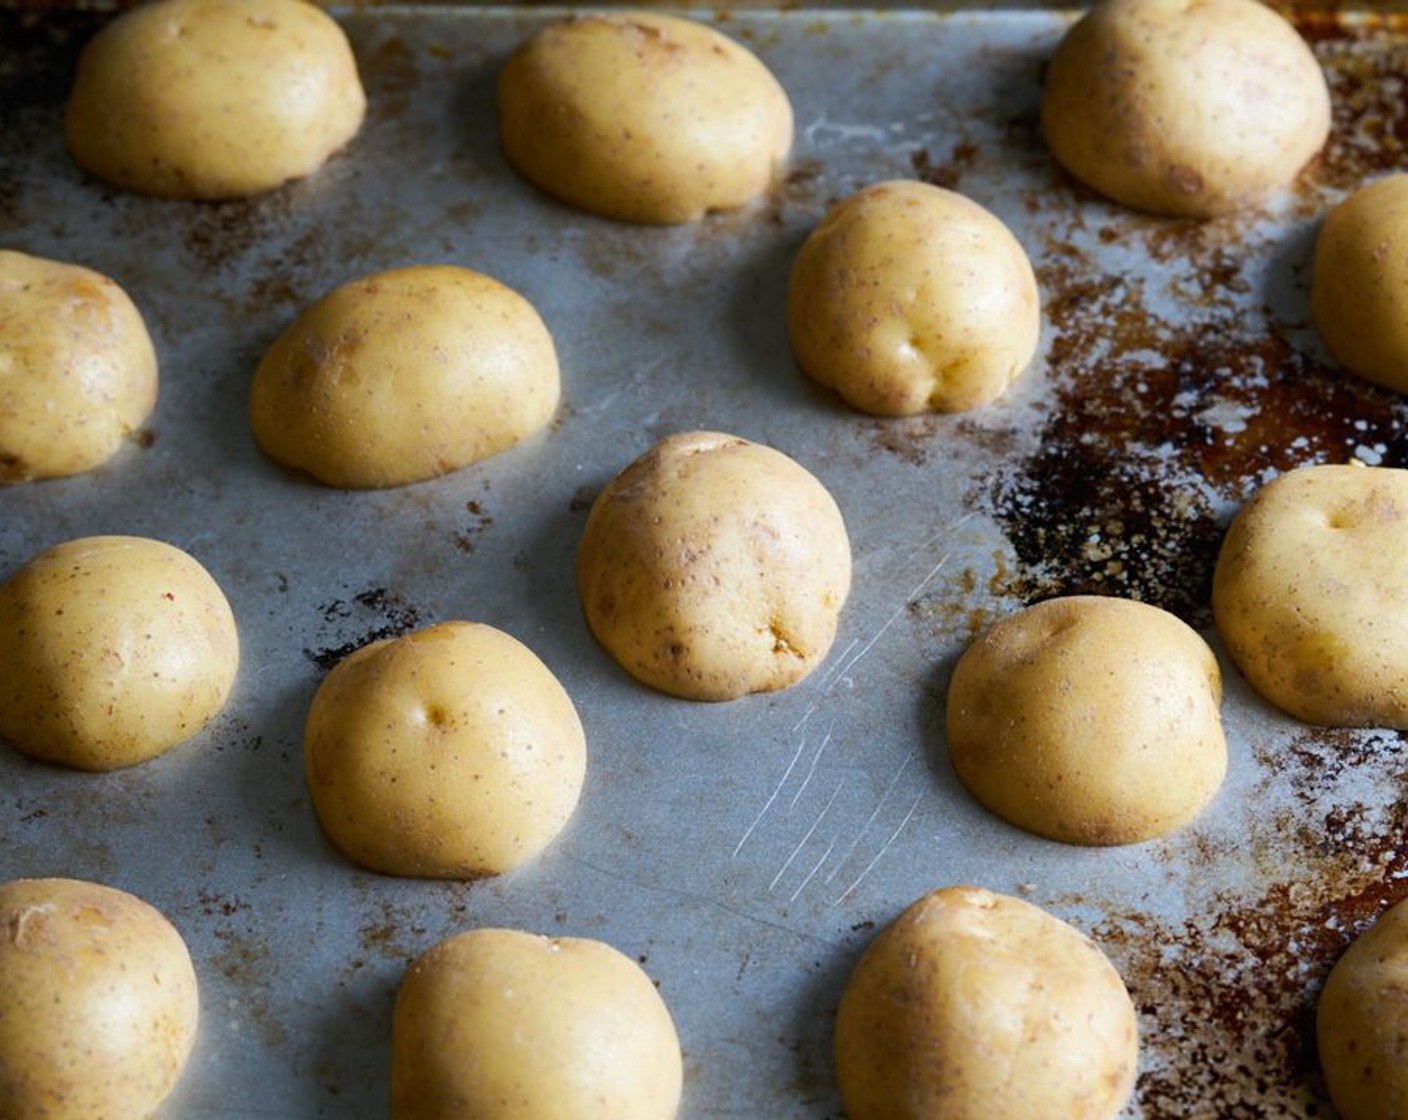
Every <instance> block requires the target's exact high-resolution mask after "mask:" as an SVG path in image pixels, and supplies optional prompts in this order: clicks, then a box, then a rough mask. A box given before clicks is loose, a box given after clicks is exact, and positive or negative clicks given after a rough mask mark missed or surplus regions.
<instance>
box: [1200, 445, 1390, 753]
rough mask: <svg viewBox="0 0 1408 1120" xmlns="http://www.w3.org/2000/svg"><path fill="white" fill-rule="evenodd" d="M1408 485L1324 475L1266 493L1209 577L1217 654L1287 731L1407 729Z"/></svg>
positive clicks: (1227, 541)
mask: <svg viewBox="0 0 1408 1120" xmlns="http://www.w3.org/2000/svg"><path fill="white" fill-rule="evenodd" d="M1405 555H1408V473H1405V472H1404V471H1401V470H1396V469H1392V468H1387V467H1364V466H1354V465H1344V466H1339V465H1325V466H1313V467H1301V468H1299V469H1297V470H1293V471H1288V472H1287V473H1285V474H1283V475H1281V476H1280V477H1279V478H1277V479H1275V480H1273V481H1272V482H1269V483H1267V484H1266V485H1265V486H1263V487H1262V488H1261V489H1260V490H1258V491H1257V492H1256V493H1255V494H1253V495H1252V497H1251V499H1250V500H1249V501H1247V502H1246V503H1245V504H1244V505H1243V506H1242V508H1241V509H1240V510H1239V511H1238V513H1237V515H1236V516H1235V517H1234V518H1233V519H1232V524H1231V525H1230V526H1229V527H1228V530H1227V535H1226V536H1225V537H1224V538H1223V542H1222V548H1221V550H1220V551H1219V552H1218V558H1217V566H1216V568H1215V569H1214V571H1213V585H1212V608H1213V617H1214V619H1215V620H1216V622H1217V628H1218V632H1219V633H1220V634H1221V635H1222V642H1223V645H1224V646H1225V647H1226V649H1227V652H1228V654H1229V655H1230V656H1231V658H1232V660H1233V662H1234V663H1235V664H1236V666H1237V668H1238V669H1240V670H1241V671H1242V673H1243V675H1244V676H1245V677H1246V678H1247V681H1248V682H1249V683H1250V684H1251V686H1252V687H1253V688H1254V689H1256V691H1257V692H1259V693H1260V694H1261V695H1262V696H1263V697H1264V698H1265V699H1266V700H1268V701H1270V702H1271V703H1272V704H1274V705H1276V707H1278V708H1280V709H1281V710H1282V711H1285V712H1288V713H1289V714H1290V715H1292V716H1294V717H1295V718H1296V719H1299V720H1304V721H1305V722H1307V723H1313V724H1321V725H1324V726H1331V727H1394V728H1399V729H1408V572H1405V570H1404V567H1403V557H1404V556H1405Z"/></svg>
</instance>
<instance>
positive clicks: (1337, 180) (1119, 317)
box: [975, 17, 1408, 626]
mask: <svg viewBox="0 0 1408 1120" xmlns="http://www.w3.org/2000/svg"><path fill="white" fill-rule="evenodd" d="M1309 26H1310V29H1311V32H1312V33H1311V35H1310V37H1311V38H1312V39H1313V41H1314V42H1315V45H1316V49H1317V51H1318V53H1319V55H1320V57H1321V59H1322V62H1323V64H1324V65H1325V67H1326V71H1327V77H1328V79H1329V82H1330V85H1331V90H1332V94H1333V95H1334V97H1335V99H1336V112H1335V126H1334V133H1333V136H1332V138H1331V141H1330V143H1329V145H1328V146H1327V149H1326V151H1325V153H1324V154H1323V156H1322V157H1321V158H1320V159H1319V160H1318V161H1317V162H1316V163H1315V165H1313V166H1312V167H1311V168H1309V169H1308V170H1307V172H1306V173H1305V175H1303V176H1302V178H1301V180H1300V182H1299V183H1298V184H1297V188H1296V196H1295V198H1294V200H1293V201H1292V203H1291V204H1290V217H1291V218H1293V219H1297V218H1298V219H1301V220H1302V221H1313V219H1314V217H1315V216H1316V215H1317V214H1318V213H1320V212H1321V211H1322V210H1323V208H1324V207H1326V206H1328V205H1329V204H1331V202H1333V201H1334V200H1336V199H1337V198H1338V197H1339V196H1340V194H1342V193H1343V191H1345V190H1348V189H1351V188H1352V187H1353V186H1354V185H1357V183H1358V182H1360V181H1361V180H1363V179H1364V178H1365V177H1367V176H1370V175H1373V174H1375V173H1378V172H1380V171H1382V170H1385V169H1386V168H1387V167H1389V166H1395V165H1396V164H1397V163H1400V162H1401V160H1399V159H1398V157H1397V156H1395V155H1393V153H1394V152H1398V151H1400V150H1401V147H1402V144H1403V141H1404V138H1405V137H1408V105H1406V104H1405V103H1404V101H1403V99H1402V98H1401V96H1399V95H1398V94H1397V92H1395V91H1397V89H1398V85H1397V84H1396V82H1391V81H1388V80H1386V79H1388V78H1389V77H1390V76H1391V75H1392V74H1394V73H1395V72H1396V70H1401V68H1402V64H1403V58H1404V55H1405V51H1408V45H1405V44H1404V43H1403V41H1402V39H1401V37H1400V34H1397V33H1401V32H1402V30H1403V28H1404V27H1405V26H1406V25H1405V23H1404V21H1403V20H1402V19H1398V20H1390V19H1388V18H1387V17H1384V18H1381V19H1376V20H1375V21H1373V25H1372V26H1371V27H1370V28H1369V29H1365V28H1362V27H1360V26H1359V25H1357V24H1354V25H1351V24H1348V23H1344V22H1342V21H1338V20H1330V19H1320V20H1316V21H1312V22H1311V24H1310V25H1309ZM1388 31H1395V32H1397V33H1396V34H1388V33H1387V32H1388ZM1101 214H1103V215H1104V217H1103V218H1101V217H1100V215H1101ZM1093 220H1095V221H1099V220H1103V221H1105V223H1106V224H1105V225H1104V226H1103V228H1099V229H1096V230H1095V231H1094V234H1095V237H1094V247H1090V246H1089V245H1088V244H1087V243H1088V242H1089V241H1090V239H1089V238H1088V237H1085V238H1083V239H1082V240H1080V241H1078V239H1077V238H1076V237H1074V236H1073V235H1074V234H1075V233H1077V232H1079V233H1082V234H1084V233H1088V232H1089V231H1087V230H1085V229H1084V228H1082V227H1081V226H1080V225H1070V224H1065V225H1063V224H1054V225H1053V227H1052V232H1051V234H1050V236H1049V238H1048V242H1047V244H1045V245H1043V246H1041V247H1040V248H1039V251H1037V252H1035V253H1034V254H1033V255H1034V263H1035V264H1036V267H1037V272H1038V276H1039V278H1040V281H1041V288H1042V296H1043V301H1044V306H1045V313H1046V318H1047V330H1048V335H1049V350H1048V353H1047V357H1046V362H1045V366H1044V370H1043V372H1042V376H1044V377H1045V378H1046V379H1047V380H1048V381H1049V384H1050V390H1051V394H1052V397H1053V400H1052V404H1051V407H1050V409H1049V411H1048V413H1047V415H1046V419H1045V420H1044V422H1043V423H1042V425H1041V431H1040V437H1041V438H1040V442H1039V444H1038V445H1037V447H1036V449H1035V450H1034V451H1033V452H1031V453H1030V454H1029V455H1027V456H1025V457H1022V458H1016V459H1013V460H1010V461H1009V462H1008V463H1007V464H1005V465H1004V466H1003V467H1002V468H1001V469H1000V470H999V472H998V473H997V475H996V477H995V478H994V479H993V480H992V482H991V484H990V486H989V488H988V489H987V491H986V492H985V493H982V494H980V495H977V496H975V504H977V505H979V506H981V507H984V508H987V509H988V510H989V511H990V512H991V513H992V514H993V515H994V516H996V517H997V519H998V520H999V521H1000V523H1001V524H1002V525H1003V527H1004V530H1005V532H1006V535H1007V538H1008V540H1009V543H1010V545H1011V547H1012V550H1013V552H1014V554H1015V556H1016V559H1017V561H1018V563H1017V565H1016V567H1015V569H1014V572H1013V577H1014V579H1013V582H1012V584H1011V585H1010V587H1009V588H1008V589H1007V591H1008V593H1009V594H1011V595H1013V596H1015V597H1016V598H1018V599H1021V600H1023V601H1027V602H1030V601H1034V600H1037V599H1041V598H1046V597H1049V596H1051V595H1056V594H1073V593H1088V592H1094V593H1101V594H1112V595H1124V596H1128V597H1131V598H1136V599H1141V600H1143V601H1146V602H1151V603H1154V604H1156V605H1158V606H1162V607H1165V608H1167V609H1169V610H1171V611H1173V612H1174V613H1175V614H1178V615H1180V616H1181V617H1183V618H1184V619H1186V620H1187V621H1189V622H1191V623H1193V624H1194V625H1199V626H1205V625H1207V624H1208V622H1209V621H1210V617H1209V611H1208V606H1207V601H1208V594H1209V586H1210V580H1211V572H1212V565H1213V563H1214V561H1215V559H1216V554H1217V548H1218V546H1219V544H1220V542H1221V536H1222V531H1223V529H1224V528H1225V523H1226V518H1227V516H1228V515H1229V511H1230V509H1231V508H1234V507H1235V506H1236V505H1237V504H1238V503H1240V502H1241V500H1242V499H1243V498H1245V497H1246V496H1247V495H1248V494H1249V493H1251V491H1252V490H1254V489H1255V488H1256V486H1257V485H1259V483H1260V482H1261V481H1263V480H1265V478H1267V477H1269V476H1270V475H1271V474H1272V473H1279V472H1281V471H1284V470H1287V469H1290V468H1291V467H1295V466H1298V465H1302V464H1306V463H1312V462H1322V461H1330V462H1344V461H1346V460H1348V459H1350V458H1353V457H1355V455H1356V453H1358V452H1359V450H1360V449H1364V448H1367V449H1369V452H1370V454H1371V456H1372V458H1373V461H1374V462H1375V463H1376V465H1383V466H1404V465H1408V435H1405V431H1406V430H1408V407H1405V403H1404V401H1403V399H1402V398H1401V397H1399V396H1397V395H1395V394H1392V393H1389V392H1387V391H1382V390H1379V389H1377V388H1375V387H1374V386H1371V385H1368V384H1366V383H1363V382H1361V381H1359V380H1358V379H1356V378H1353V377H1350V376H1349V375H1347V374H1345V373H1344V372H1343V371H1341V370H1340V369H1338V368H1336V366H1335V365H1334V363H1333V362H1332V361H1331V360H1330V359H1329V358H1328V357H1327V356H1326V354H1325V353H1324V351H1323V349H1322V348H1321V347H1319V345H1318V344H1317V342H1316V341H1315V339H1314V338H1313V334H1312V332H1311V331H1310V330H1309V328H1308V326H1307V324H1308V314H1307V313H1306V312H1305V310H1304V306H1303V305H1304V298H1305V296H1304V292H1305V286H1306V283H1307V282H1308V276H1309V267H1310V248H1311V238H1309V237H1307V236H1306V235H1305V234H1304V233H1301V234H1299V235H1298V236H1293V235H1294V234H1295V233H1296V230H1295V228H1294V227H1293V226H1291V225H1289V224H1288V225H1287V227H1286V230H1285V235H1284V236H1285V240H1284V243H1275V242H1273V243H1268V242H1267V240H1266V239H1267V237H1268V234H1267V232H1266V229H1265V227H1256V226H1253V225H1252V224H1251V223H1249V222H1248V221H1246V220H1239V219H1237V218H1231V219H1224V220H1220V221H1214V222H1206V223H1201V222H1192V221H1176V220H1173V221H1171V220H1167V219H1159V218H1150V217H1144V216H1140V215H1135V214H1121V213H1119V212H1118V211H1103V212H1097V216H1096V218H1095V219H1093ZM1107 246H1110V247H1122V248H1124V249H1126V250H1131V249H1132V250H1133V251H1134V252H1135V253H1136V254H1137V255H1138V256H1140V257H1142V258H1143V259H1144V260H1146V261H1148V262H1152V265H1153V268H1152V269H1151V268H1148V267H1145V268H1142V269H1140V270H1139V271H1138V272H1126V271H1121V270H1119V268H1118V266H1117V265H1111V264H1110V263H1108V261H1109V260H1115V259H1117V258H1109V259H1107V258H1106V257H1105V255H1104V252H1103V250H1104V249H1105V247H1107ZM1249 259H1250V260H1251V261H1252V262H1253V263H1254V265H1255V267H1252V266H1249V265H1248V264H1247V262H1248V260H1249Z"/></svg>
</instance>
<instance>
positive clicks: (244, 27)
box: [64, 0, 366, 199]
mask: <svg viewBox="0 0 1408 1120" xmlns="http://www.w3.org/2000/svg"><path fill="white" fill-rule="evenodd" d="M365 114H366V95H365V94H364V93H363V90H362V83H361V79H360V78H359V77H358V74H357V63H356V59H355V58H353V55H352V48H351V46H350V44H349V43H348V41H347V37H346V36H345V35H344V34H343V32H342V28H341V27H339V26H338V25H337V23H336V22H335V21H334V20H333V19H332V18H331V17H330V16H328V15H327V14H326V13H325V12H323V11H322V9H321V8H319V7H317V6H316V5H314V4H310V3H305V2H304V0H155V2H154V3H148V4H143V5H141V6H139V7H136V8H133V9H130V10H129V11H126V12H124V13H123V14H121V15H119V16H118V17H117V18H115V19H113V20H112V21H111V22H110V23H109V24H107V25H106V26H105V27H104V28H103V29H102V30H101V31H99V32H98V34H97V35H95V36H94V37H93V39H92V40H91V41H90V42H89V43H88V45H87V46H86V47H85V48H84V51H83V54H82V56H81V57H80V59H79V63H78V71H77V74H76V76H75V78H74V83H73V90H72V94H71V96H70V98H69V103H68V109H67V114H66V116H65V120H64V128H65V133H66V136H67V140H68V147H69V151H70V153H71V154H72V156H73V158H74V161H75V162H76V163H77V164H78V165H79V166H80V167H82V168H83V169H84V170H85V171H88V172H90V173H91V174H93V175H96V176H97V177H98V178H100V179H103V180H105V181H107V182H109V183H111V184H113V185H114V186H118V187H121V188H123V189H125V190H130V191H135V192H138V193H140V194H150V195H157V196H161V197H167V198H190V199H225V198H238V197H243V196H247V195H253V194H259V193H261V192H263V191H268V190H272V189H274V188H275V187H278V186H281V185H282V184H284V183H286V182H288V181H289V180H291V179H298V178H302V177H303V176H305V175H309V174H311V173H312V172H314V171H316V170H317V169H318V168H319V167H321V166H322V165H323V164H324V163H325V162H326V161H327V159H328V157H329V156H331V155H332V154H333V153H334V152H336V151H337V150H338V149H340V148H342V147H343V146H344V145H346V144H347V143H348V142H349V141H350V140H351V139H352V138H353V136H355V135H356V134H357V131H358V130H359V129H360V127H361V124H362V119H363V117H364V116H365Z"/></svg>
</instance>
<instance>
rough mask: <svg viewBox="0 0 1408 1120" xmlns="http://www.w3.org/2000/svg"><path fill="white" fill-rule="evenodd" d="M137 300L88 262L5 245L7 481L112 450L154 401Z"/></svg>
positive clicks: (76, 465)
mask: <svg viewBox="0 0 1408 1120" xmlns="http://www.w3.org/2000/svg"><path fill="white" fill-rule="evenodd" d="M156 393H157V365H156V351H155V350H153V348H152V340H151V337H150V336H149V335H148V334H147V327H146V324H145V323H144V322H142V316H141V313H140V312H138V310H137V308H136V307H135V306H134V305H133V303H132V300H131V299H129V298H128V296H127V293H126V292H124V291H123V290H122V289H121V288H120V287H118V285H117V284H115V283H114V282H113V281H112V280H109V279H108V278H107V277H106V276H102V275H100V274H99V273H96V272H93V271H91V270H89V269H86V268H82V267H80V266H78V265H74V264H64V263H61V262H59V261H50V260H44V259H43V258H41V257H31V256H29V255H27V254H25V253H16V252H12V251H8V250H3V249H0V483H6V482H20V481H24V480H26V479H31V478H59V477H63V476H65V475H73V474H79V473H81V472H83V471H87V470H91V469H92V468H94V467H96V466H98V465H99V464H101V463H105V462H107V460H108V459H110V458H112V456H113V455H115V454H116V453H117V451H118V449H119V448H120V447H121V446H122V444H123V442H124V441H125V440H126V439H127V437H128V436H130V435H131V434H132V432H133V430H134V429H136V428H137V427H138V426H140V425H141V423H142V422H143V421H144V420H146V418H147V417H148V416H149V415H151V411H152V408H153V407H154V406H155V404H156Z"/></svg>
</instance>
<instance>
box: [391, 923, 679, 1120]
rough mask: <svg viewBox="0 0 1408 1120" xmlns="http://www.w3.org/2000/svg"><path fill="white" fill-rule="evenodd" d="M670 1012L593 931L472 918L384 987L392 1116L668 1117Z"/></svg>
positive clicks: (675, 1046) (673, 1057)
mask: <svg viewBox="0 0 1408 1120" xmlns="http://www.w3.org/2000/svg"><path fill="white" fill-rule="evenodd" d="M682 1082H683V1062H682V1058H681V1055H680V1044H679V1038H678V1036H677V1035H676V1033H675V1026H674V1022H673V1021H672V1019H671V1017H670V1013H669V1010H668V1009H667V1008H666V1006H665V1003H664V1001H663V1000H662V999H661V998H660V995H659V993H658V992H657V991H656V990H655V986H654V985H653V984H652V983H651V981H650V978H649V977H648V976H646V974H645V973H644V971H643V970H642V969H641V968H640V966H639V965H637V964H636V963H635V962H634V961H632V960H630V959H629V958H628V957H626V956H624V955H622V954H621V953H620V952H618V951H617V950H615V949H613V948H611V947H610V946H609V945H606V944H604V943H602V942H599V941H593V940H589V939H585V938H570V937H563V938H547V937H540V936H538V935H536V934H531V933H524V932H521V931H518V930H506V929H480V930H473V931H470V932H468V933H462V934H459V935H457V936H454V937H451V938H449V939H447V940H445V941H442V942H440V943H439V944H438V945H436V946H434V947H433V948H431V949H430V950H429V951H428V952H426V953H425V954H423V955H422V956H421V957H419V958H418V959H417V960H416V961H415V962H414V963H413V964H412V965H411V966H410V968H409V969H408V970H407V972H406V976H405V978H404V980H403V981H402V983H401V987H400V990H399V991H398V992H397V994H396V1007H395V1012H394V1015H393V1020H392V1035H391V1120H460V1118H462V1117H467V1116H473V1117H475V1120H671V1118H672V1117H674V1116H675V1114H676V1112H677V1111H678V1108H679V1102H680V1094H681V1085H682Z"/></svg>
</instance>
